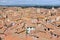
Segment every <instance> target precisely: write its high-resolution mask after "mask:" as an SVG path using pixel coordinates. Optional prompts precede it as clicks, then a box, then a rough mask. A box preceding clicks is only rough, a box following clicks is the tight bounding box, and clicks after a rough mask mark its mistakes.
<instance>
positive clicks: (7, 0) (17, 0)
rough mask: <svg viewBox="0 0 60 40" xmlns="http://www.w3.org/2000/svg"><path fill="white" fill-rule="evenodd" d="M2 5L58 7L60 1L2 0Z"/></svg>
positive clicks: (0, 3)
mask: <svg viewBox="0 0 60 40" xmlns="http://www.w3.org/2000/svg"><path fill="white" fill-rule="evenodd" d="M0 5H39V6H40V5H53V6H54V5H55V6H56V5H58V6H60V0H0Z"/></svg>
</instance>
